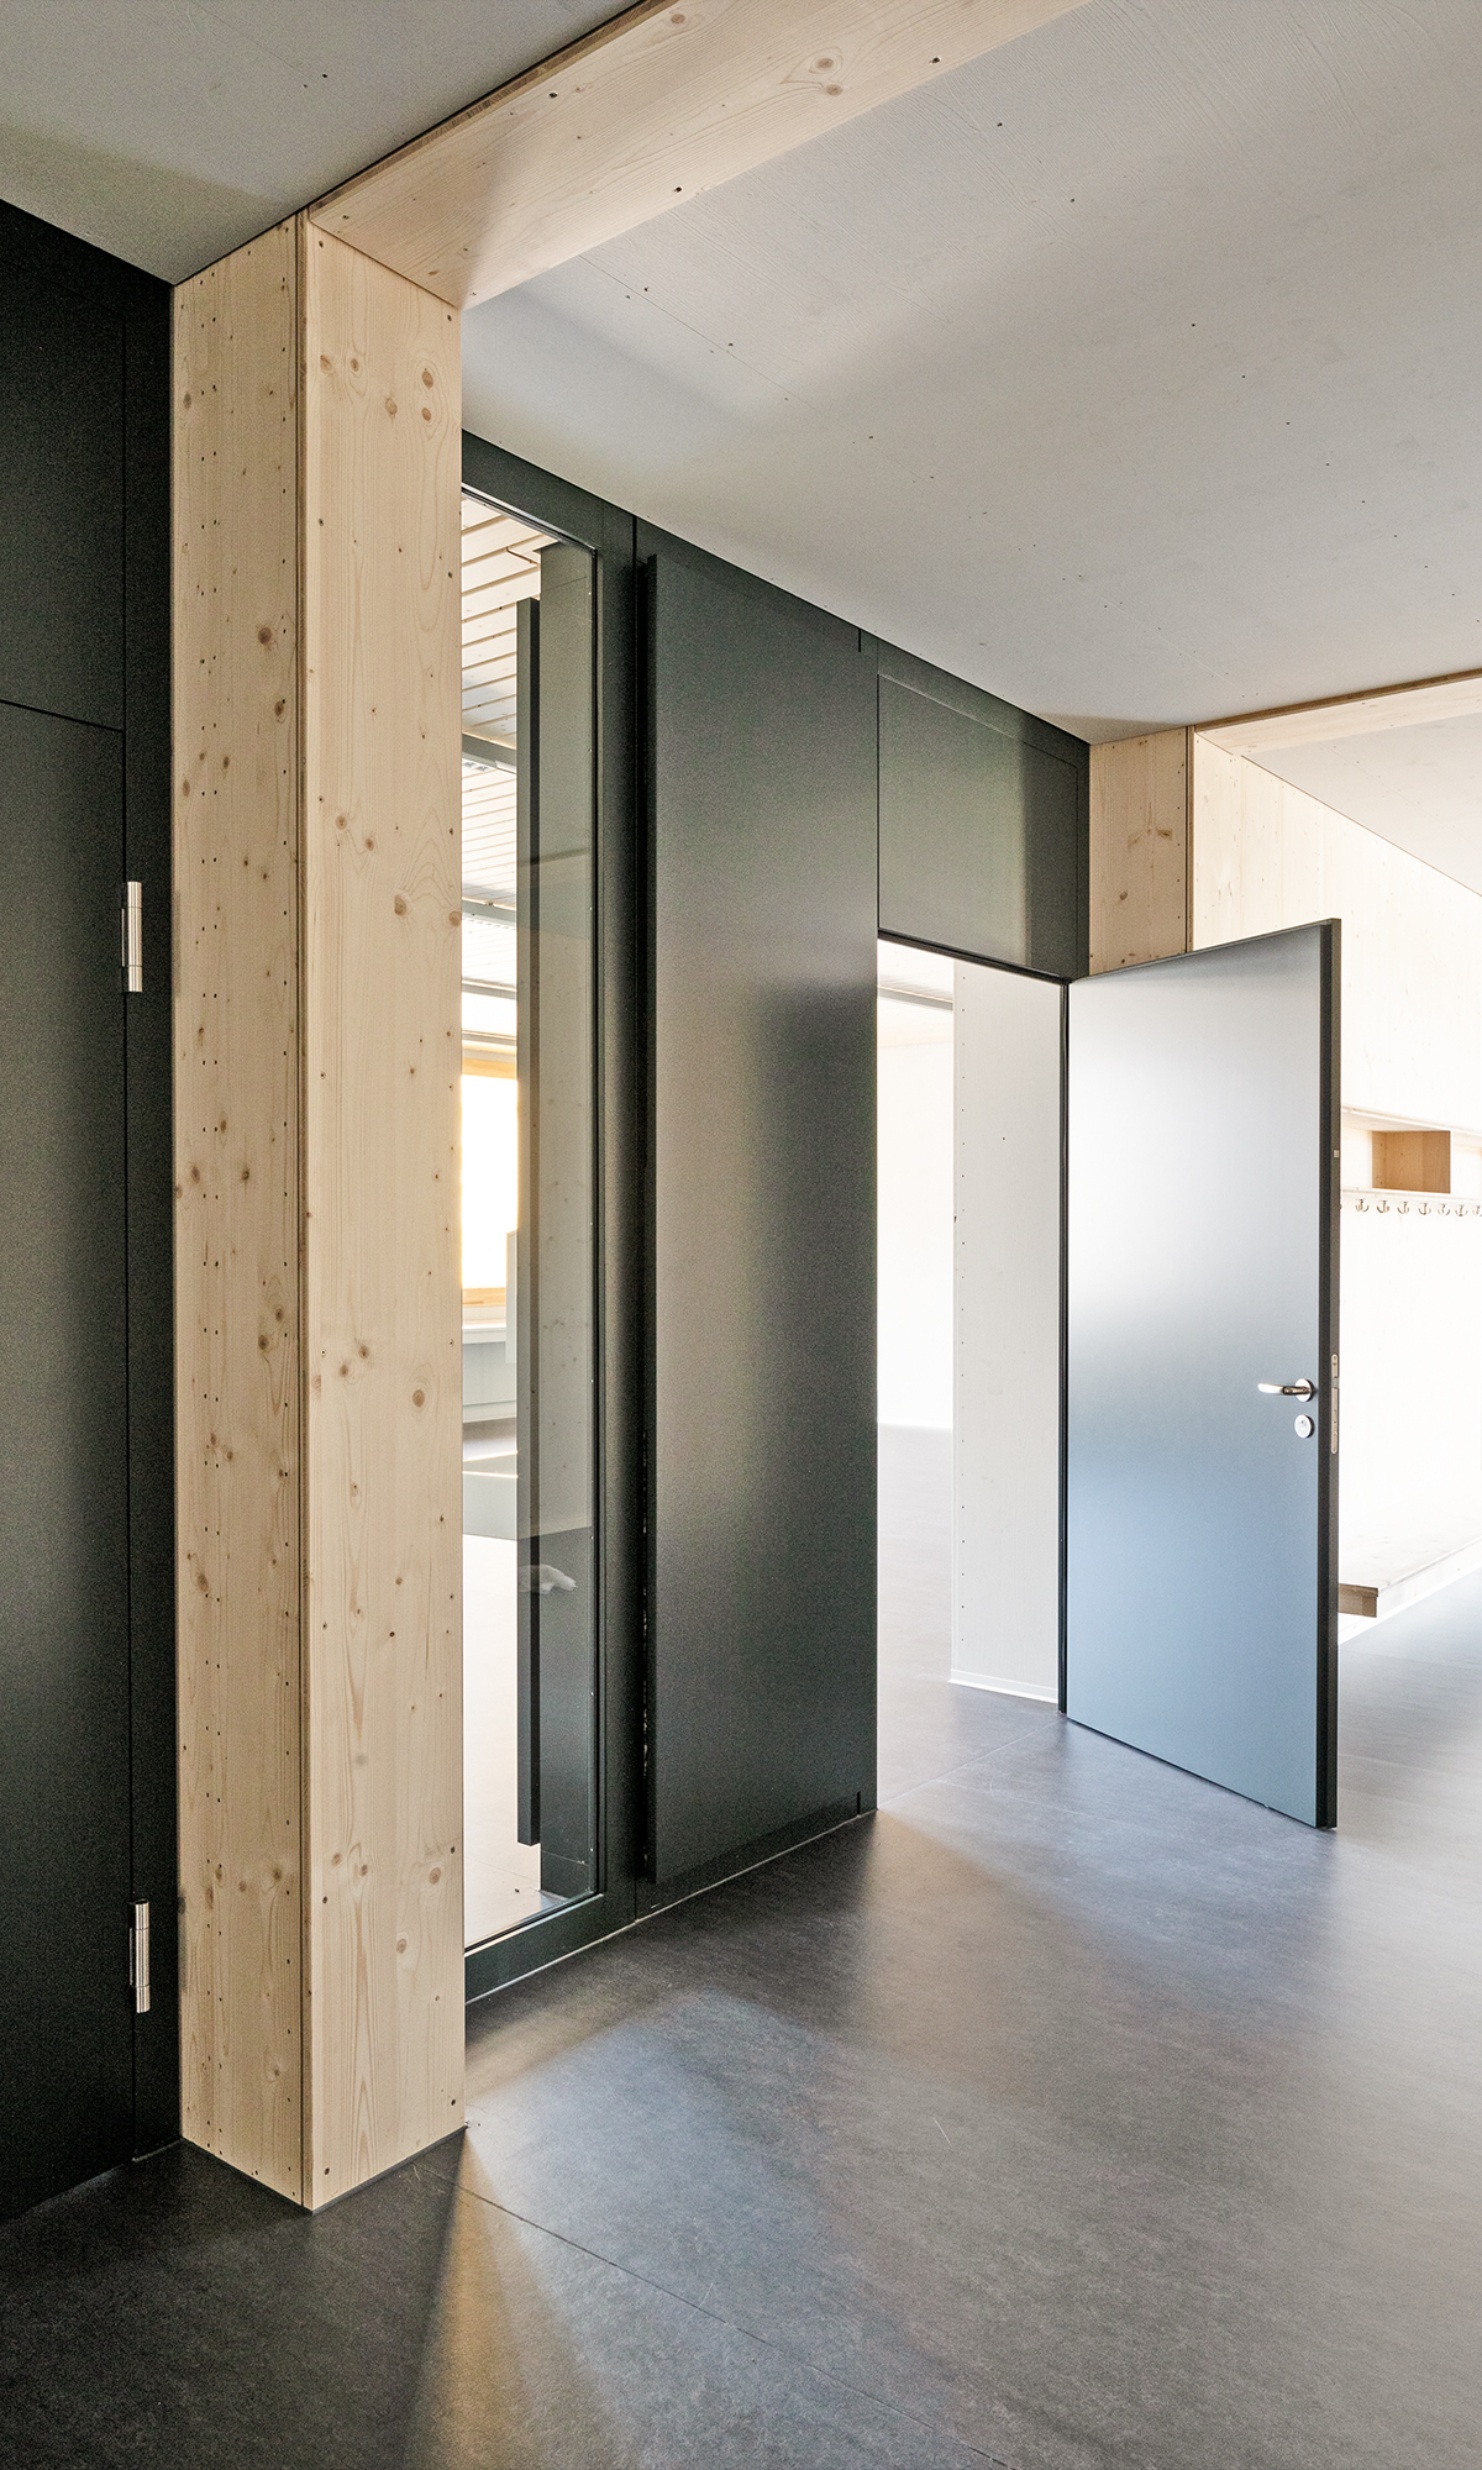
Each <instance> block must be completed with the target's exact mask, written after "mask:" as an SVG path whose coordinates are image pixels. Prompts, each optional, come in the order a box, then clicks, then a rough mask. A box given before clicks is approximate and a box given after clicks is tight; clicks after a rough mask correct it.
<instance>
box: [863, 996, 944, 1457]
mask: <svg viewBox="0 0 1482 2470" xmlns="http://www.w3.org/2000/svg"><path fill="white" fill-rule="evenodd" d="M878 1023H879V1047H878V1071H879V1118H878V1121H879V1154H878V1167H879V1178H880V1182H879V1192H880V1216H879V1247H880V1249H879V1267H878V1273H877V1275H878V1282H879V1283H878V1290H877V1292H878V1310H879V1375H878V1378H879V1389H878V1398H877V1407H876V1412H877V1415H878V1417H879V1420H880V1422H881V1423H882V1424H906V1425H914V1426H915V1427H917V1428H918V1429H925V1430H928V1431H935V1432H947V1431H950V1429H951V1425H952V1013H951V1010H950V1008H949V1007H948V1006H947V1005H942V1006H940V1007H938V1006H936V1005H928V1004H923V1003H907V1002H902V1001H895V1000H892V999H891V998H890V997H889V996H887V995H882V996H881V998H880V1004H879V1010H878Z"/></svg>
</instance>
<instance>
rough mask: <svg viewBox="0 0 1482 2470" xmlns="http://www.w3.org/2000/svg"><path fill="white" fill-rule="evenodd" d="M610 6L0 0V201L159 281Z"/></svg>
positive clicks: (398, 140) (599, 1)
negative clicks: (144, 270) (2, 1)
mask: <svg viewBox="0 0 1482 2470" xmlns="http://www.w3.org/2000/svg"><path fill="white" fill-rule="evenodd" d="M617 13H618V9H617V6H616V5H615V0H495V4H494V5H491V0H416V5H415V6H409V5H408V0H211V5H210V6H209V7H208V6H206V5H204V0H5V6H4V8H3V9H0V196H3V197H5V198H6V199H7V200H8V201H9V202H10V203H11V204H12V205H15V206H23V207H25V209H26V210H27V212H28V213H31V214H36V215H40V216H42V217H43V218H44V219H45V220H46V221H47V222H50V223H56V224H59V225H60V226H61V228H62V229H63V230H64V231H69V232H73V233H75V234H76V235H77V237H78V238H79V239H82V240H91V241H93V242H94V243H95V244H96V245H97V246H98V247H99V248H103V249H111V250H112V251H113V252H114V254H115V255H116V256H118V257H124V258H127V259H128V260H129V262H130V264H131V265H135V266H143V267H146V268H147V269H148V270H149V271H150V272H151V273H153V274H160V275H164V276H165V277H166V279H167V280H168V281H170V282H172V283H178V282H181V281H182V280H183V279H184V277H185V276H186V275H189V274H194V273H195V272H196V271H197V270H198V269H199V268H200V267H202V266H207V265H210V264H211V262H212V261H213V259H215V258H218V257H223V256H225V254H226V252H227V251H228V250H229V249H234V248H237V247H238V246H240V244H241V243H242V242H243V241H244V240H250V239H251V238H252V237H253V235H254V234H255V233H257V232H260V231H263V230H265V229H266V228H267V226H268V225H269V224H271V223H276V222H278V221H279V220H280V219H281V217H282V216H284V215H285V214H291V213H293V212H294V211H295V210H296V209H297V208H298V207H300V206H304V205H307V204H308V203H309V202H310V200H311V199H313V198H315V197H320V196H322V195H323V194H324V192H325V190H327V189H331V188H333V187H335V185H336V184H337V183H338V182H339V181H341V180H346V179H348V178H349V177H350V175H351V173H352V172H357V171H361V170H363V169H364V167H365V166H366V165H367V164H368V163H373V162H375V161H376V160H377V159H378V157H379V156H381V155H383V154H389V153H390V151H391V149H392V148H393V147H395V146H400V145H403V144H405V142H406V140H407V139H408V138H410V137H416V136H418V135H420V133H421V132H422V130H423V129H427V128H431V127H433V126H434V125H435V124H436V122H438V121H439V120H446V119H447V118H448V117H449V116H450V115H451V114H452V113H453V112H455V111H461V110H462V109H463V106H464V105H465V104H466V103H472V102H476V101H477V100H478V98H479V96H480V95H484V94H488V93H490V92H491V91H492V89H493V88H494V87H495V86H501V85H503V84H504V83H505V81H506V80H507V79H508V78H511V77H517V76H518V75H519V74H520V72H521V71H522V70H523V69H528V68H533V67H534V65H535V63H536V62H537V61H538V60H544V59H545V58H547V57H548V55H549V54H550V53H552V52H554V51H559V50H561V48H562V47H563V45H565V44H567V43H572V42H575V41H576V39H577V37H578V36H579V35H583V34H588V33H590V32H591V30H592V28H593V27H594V26H600V25H602V24H603V23H604V22H605V21H606V20H607V19H608V18H609V17H612V16H615V15H616V14H617Z"/></svg>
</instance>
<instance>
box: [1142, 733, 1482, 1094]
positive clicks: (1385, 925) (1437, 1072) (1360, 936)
mask: <svg viewBox="0 0 1482 2470" xmlns="http://www.w3.org/2000/svg"><path fill="white" fill-rule="evenodd" d="M1191 807H1192V817H1193V824H1192V832H1193V875H1192V894H1191V902H1190V908H1191V928H1192V932H1191V938H1190V940H1191V942H1192V943H1193V944H1194V945H1195V946H1199V945H1202V944H1210V943H1229V942H1231V941H1233V940H1234V939H1235V938H1236V937H1238V936H1242V935H1263V934H1267V933H1269V932H1271V931H1272V930H1273V929H1275V928H1277V927H1282V926H1301V925H1304V924H1306V923H1307V922H1308V921H1309V920H1311V919H1314V918H1341V919H1342V921H1343V1104H1344V1106H1345V1107H1348V1108H1353V1109H1357V1110H1359V1111H1361V1112H1364V1113H1369V1114H1375V1115H1390V1116H1395V1117H1399V1118H1400V1119H1402V1120H1408V1121H1409V1122H1412V1123H1421V1124H1433V1125H1444V1126H1455V1127H1461V1126H1469V1127H1473V1128H1476V1127H1482V899H1479V898H1478V896H1477V894H1476V893H1475V892H1469V891H1467V890H1466V888H1465V887H1464V886H1463V885H1461V884H1459V883H1454V882H1453V881H1452V879H1451V878H1450V876H1449V875H1441V874H1438V873H1437V872H1436V869H1435V868H1434V867H1431V866H1426V865H1424V864H1423V863H1422V861H1421V860H1420V859H1419V858H1415V857H1412V856H1411V855H1410V853H1409V852H1408V850H1403V849H1397V848H1395V847H1394V845H1393V843H1392V842H1390V841H1386V840H1381V839H1380V838H1379V836H1378V834H1377V833H1375V832H1368V831H1365V830H1364V828H1363V826H1362V825H1360V824H1357V823H1353V822H1351V821H1350V819H1349V818H1348V817H1347V816H1346V815H1340V814H1336V813H1335V812H1334V810H1333V809H1332V808H1331V807H1330V806H1324V805H1322V804H1321V802H1320V801H1319V800H1318V799H1317V798H1314V797H1312V796H1310V795H1309V794H1308V792H1307V791H1306V790H1304V789H1294V788H1293V787H1292V786H1291V785H1290V783H1289V782H1287V781H1283V780H1278V779H1277V778H1276V776H1275V774H1274V773H1271V772H1266V771H1263V770H1262V769H1261V767H1260V766H1259V764H1256V763H1254V762H1252V761H1251V759H1250V757H1249V756H1247V755H1240V754H1232V753H1231V752H1229V751H1228V750H1227V749H1226V748H1224V747H1220V746H1212V745H1211V744H1210V743H1209V741H1208V739H1206V738H1201V737H1199V736H1198V735H1197V734H1196V735H1195V737H1194V741H1193V789H1192V799H1191Z"/></svg>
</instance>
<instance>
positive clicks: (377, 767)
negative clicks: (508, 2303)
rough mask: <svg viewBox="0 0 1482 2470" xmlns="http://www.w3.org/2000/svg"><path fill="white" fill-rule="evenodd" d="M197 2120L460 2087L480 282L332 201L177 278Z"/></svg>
mask: <svg viewBox="0 0 1482 2470" xmlns="http://www.w3.org/2000/svg"><path fill="white" fill-rule="evenodd" d="M175 437H176V443H175V504H176V598H175V625H176V649H175V692H176V885H177V890H176V904H177V915H176V921H175V967H176V1018H177V1039H176V1157H177V1190H178V1196H179V1197H178V1204H177V1206H178V1219H177V1292H178V1303H177V1342H178V1365H179V1372H178V1382H179V1397H178V1416H179V1433H180V1440H179V1512H180V1558H181V1604H182V1613H181V1631H180V1702H181V1753H180V1756H181V1843H182V1854H181V1891H182V1915H183V1920H182V1928H183V1936H184V1959H185V1961H184V1986H183V1991H182V2002H183V2015H182V2025H183V2047H184V2058H185V2095H184V2127H185V2132H186V2134H187V2135H188V2136H189V2137H191V2138H192V2139H193V2140H194V2141H195V2142H197V2143H200V2144H202V2145H204V2146H205V2147H206V2148H207V2149H208V2150H210V2151H211V2152H214V2153H217V2154H219V2155H220V2156H221V2157H222V2158H223V2159H224V2160H227V2161H229V2162H232V2163H233V2164H235V2166H236V2167H238V2168H239V2169H242V2170H244V2171H247V2172H249V2173H250V2174H251V2175H252V2176H254V2177H256V2178H260V2179H262V2180H264V2181H265V2182H266V2183H267V2184H269V2185H271V2186H273V2187H276V2188H277V2189H279V2190H280V2192H281V2193H283V2194H284V2195H287V2196H290V2197H292V2198H294V2199H295V2200H296V2201H298V2202H300V2203H303V2204H307V2205H311V2206H312V2205H318V2204H322V2203H325V2202H327V2201H329V2200H330V2199H331V2198H333V2197H335V2196H338V2195H341V2194H343V2193H345V2192H346V2190H347V2189H349V2188H352V2187H354V2186H357V2185H359V2184H360V2183H361V2182H362V2181H364V2180H365V2179H367V2178H370V2177H373V2176H374V2175H375V2174H376V2173H377V2172H378V2171H380V2170H383V2169H386V2168H388V2167H389V2166H391V2165H392V2164H393V2163H395V2162H397V2161H400V2160H402V2159H404V2158H405V2157H406V2156H407V2155H408V2154H410V2153H413V2152H416V2151H418V2150H419V2149H421V2148H422V2147H423V2146H425V2145H427V2144H429V2143H431V2142H433V2141H435V2140H436V2139H437V2138H438V2137H440V2136H442V2135H445V2134H446V2133H447V2132H448V2131H449V2130H450V2129H451V2128H453V2127H455V2126H456V2125H457V2124H458V2123H459V2121H460V2119H461V2116H462V2052H463V1994H462V1972H463V1926H462V1744H461V1705H460V1647H461V1634H460V1600H459V1597H460V1554H461V1524H462V1521H461V1515H460V1472H461V1470H460V1454H461V1453H460V1438H461V1405H460V1371H461V1352H460V1320H459V1265H458V1233H457V1223H458V1152H457V1139H458V1116H457V1095H458V1075H459V1069H460V1036H459V979H460V963H459V936H460V910H459V840H458V835H459V807H458V794H459V789H458V725H459V724H458V711H459V653H458V641H459V634H458V616H459V610H458V588H459V587H458V538H459V517H458V497H459V462H460V424H459V361H458V320H457V316H456V313H455V312H453V311H451V310H449V309H448V308H447V307H446V305H445V304H444V303H443V302H441V301H438V300H434V299H433V298H432V297H431V295H430V294H429V293H427V292H425V291H422V290H421V289H420V288H419V287H418V286H417V285H415V284H413V283H411V282H409V281H407V280H406V278H405V277H403V276H400V275H397V274H393V273H391V272H389V271H388V270H387V269H386V268H384V267H382V266H379V265H377V264H375V263H373V262H372V261H371V260H370V259H368V258H365V257H363V256H361V255H359V254H358V253H357V252H356V251H355V250H353V249H350V248H348V247H346V246H345V245H344V244H343V243H342V242H340V241H338V240H336V239H334V238H333V237H332V236H330V235H327V234H324V233H321V232H318V231H315V230H314V229H313V228H312V227H311V226H310V225H309V224H308V222H307V219H306V218H305V217H298V218H296V219H295V220H294V221H292V222H289V223H285V224H282V225H280V226H279V227H278V228H277V229H276V230H275V231H272V232H269V233H267V234H265V235H264V237H263V238H262V239H260V240H257V241H254V242H253V243H252V244H251V245H250V246H249V247H248V248H245V249H242V250H239V251H238V252H236V254H235V255H234V256H232V257H230V258H227V259H224V260H223V261H222V263H221V264H220V265H218V266H214V267H211V268H209V269H208V270H207V271H206V272H205V273H204V274H201V275H198V276H197V277H195V278H194V280H193V281H191V282H189V283H187V284H185V285H183V286H182V287H181V289H180V291H179V292H178V293H177V295H176V430H175Z"/></svg>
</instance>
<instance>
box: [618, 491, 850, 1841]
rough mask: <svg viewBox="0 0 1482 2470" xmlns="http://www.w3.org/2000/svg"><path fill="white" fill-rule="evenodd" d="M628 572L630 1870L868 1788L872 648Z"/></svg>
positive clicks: (665, 548)
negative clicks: (642, 1306) (635, 1713)
mask: <svg viewBox="0 0 1482 2470" xmlns="http://www.w3.org/2000/svg"><path fill="white" fill-rule="evenodd" d="M639 547H640V556H646V557H647V558H648V560H649V584H650V599H649V605H648V622H649V644H648V649H649V662H650V727H651V750H650V781H649V788H650V816H651V821H650V830H651V841H650V848H649V875H650V886H651V903H652V909H651V937H652V940H651V949H650V955H649V990H650V1006H651V1011H650V1038H651V1091H650V1098H651V1108H652V1119H651V1159H650V1167H651V1213H652V1214H651V1244H652V1288H651V1305H650V1311H651V1321H650V1337H651V1350H652V1352H651V1376H650V1377H651V1394H650V1401H649V1414H648V1419H647V1420H648V1446H649V1452H650V1463H649V1496H650V1498H649V1514H650V1538H651V1569H650V1600H649V1651H650V1681H649V1689H650V1695H649V1737H648V1756H649V1774H648V1782H649V1826H650V1841H649V1853H650V1871H651V1875H652V1877H653V1879H654V1880H655V1881H656V1882H657V1883H658V1885H660V1886H661V1887H662V1886H664V1885H666V1884H667V1885H671V1886H672V1884H673V1883H674V1882H675V1881H676V1880H678V1879H681V1878H693V1877H694V1876H695V1875H696V1874H697V1873H704V1872H705V1871H706V1870H707V1869H710V1868H715V1867H734V1866H735V1863H736V1859H737V1857H739V1856H741V1855H743V1854H744V1852H745V1851H746V1850H747V1849H748V1848H755V1847H761V1846H762V1845H764V1844H768V1843H777V1842H778V1841H785V1840H786V1838H787V1836H788V1834H789V1833H790V1832H807V1830H808V1828H809V1827H810V1825H811V1824H813V1823H815V1822H817V1823H825V1824H826V1823H828V1822H829V1820H831V1819H834V1818H837V1817H840V1816H843V1815H845V1814H846V1813H847V1814H852V1813H853V1812H854V1811H855V1810H856V1809H857V1808H861V1807H864V1808H868V1807H870V1806H871V1805H872V1804H873V1800H874V1775H875V1739H874V1734H875V929H876V918H875V909H876V883H875V867H876V766H875V737H876V726H875V682H876V681H875V646H874V645H873V643H872V642H870V641H868V640H864V639H862V638H861V637H860V636H859V635H858V633H857V632H856V631H855V630H854V629H853V628H852V627H848V626H845V625H843V624H841V623H840V622H839V621H838V620H836V619H834V618H830V617H826V616H824V615H822V614H821V613H820V612H819V611H817V610H814V609H811V608H808V607H806V606H805V605H804V604H803V603H801V602H799V601H796V600H792V599H789V598H788V597H787V596H785V595H784V594H782V593H780V592H777V591H774V590H772V589H771V588H770V587H768V586H767V585H764V584H761V583H757V582H754V581H752V580H751V579H750V578H749V577H746V576H744V575H741V574H739V573H737V572H735V571H734V570H733V569H731V568H727V567H723V566H721V565H719V564H718V563H716V562H715V561H713V560H710V559H706V558H703V557H701V556H700V555H699V553H698V552H694V551H689V550H686V549H684V548H682V547H681V546H680V545H679V544H677V543H673V542H669V541H666V540H664V539H663V538H662V537H661V536H659V535H654V534H646V533H645V532H644V530H643V528H642V527H640V532H639Z"/></svg>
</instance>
